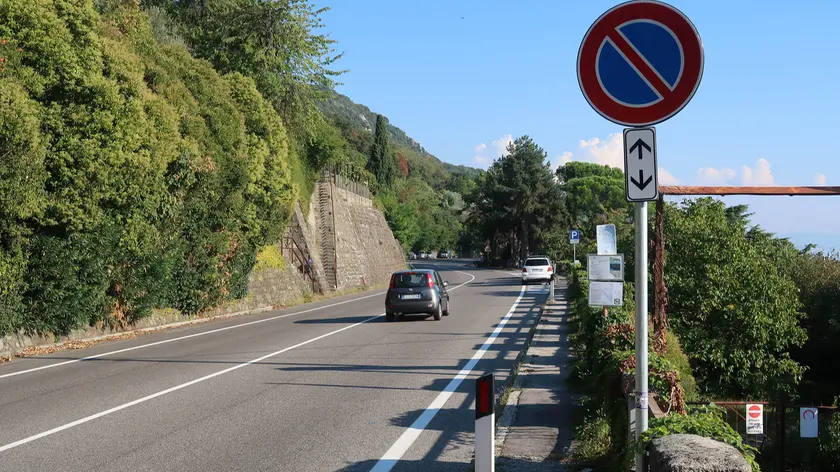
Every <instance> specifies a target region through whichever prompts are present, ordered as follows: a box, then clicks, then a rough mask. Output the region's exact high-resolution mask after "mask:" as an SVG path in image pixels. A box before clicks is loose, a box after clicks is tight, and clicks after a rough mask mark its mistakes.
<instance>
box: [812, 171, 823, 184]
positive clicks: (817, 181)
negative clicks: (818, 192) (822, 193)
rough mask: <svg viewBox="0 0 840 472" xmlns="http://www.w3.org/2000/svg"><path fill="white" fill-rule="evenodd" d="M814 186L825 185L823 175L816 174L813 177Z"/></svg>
mask: <svg viewBox="0 0 840 472" xmlns="http://www.w3.org/2000/svg"><path fill="white" fill-rule="evenodd" d="M814 185H825V174H817V175H815V176H814Z"/></svg>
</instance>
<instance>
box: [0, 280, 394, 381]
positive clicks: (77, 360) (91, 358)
mask: <svg viewBox="0 0 840 472" xmlns="http://www.w3.org/2000/svg"><path fill="white" fill-rule="evenodd" d="M384 293H385V292H376V293H374V294H371V295H365V296H364V297H359V298H352V299H350V300H344V301H340V302H336V303H331V304H329V305H324V306H318V307H315V308H309V309H308V310H303V311H296V312H294V313H286V314H284V315H277V316H272V317H270V318H263V319H259V320H255V321H249V322H247V323H240V324H237V325H233V326H226V327H224V328H217V329H211V330H209V331H202V332H200V333H193V334H188V335H186V336H179V337H177V338H172V339H164V340H162V341H155V342H153V343H148V344H140V345H139V346H132V347H127V348H125V349H118V350H116V351H109V352H103V353H102V354H94V355H92V356H86V357H82V358H79V359H72V360H69V361H63V362H56V363H55V364H48V365H42V366H40V367H33V368H31V369H26V370H20V371H17V372H11V373H8V374H3V375H0V379H5V378H7V377H14V376H16V375H23V374H28V373H31V372H36V371H39V370H44V369H52V368H54V367H61V366H64V365H69V364H75V363H77V362H82V361H89V360H93V359H99V358H100V357H107V356H113V355H114V354H122V353H123V352H129V351H135V350H137V349H144V348H147V347H152V346H159V345H161V344H168V343H174V342H175V341H183V340H184V339H190V338H197V337H199V336H204V335H207V334H213V333H220V332H222V331H227V330H230V329H236V328H242V327H245V326H251V325H255V324H259V323H265V322H268V321H274V320H279V319H280V318H288V317H290V316H296V315H303V314H304V313H311V312H313V311H318V310H323V309H325V308H332V307H334V306H338V305H344V304H345V303H351V302H356V301H359V300H365V299H367V298H371V297H376V296H381V295H382V294H384ZM161 327H163V326H161Z"/></svg>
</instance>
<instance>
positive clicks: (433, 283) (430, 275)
mask: <svg viewBox="0 0 840 472" xmlns="http://www.w3.org/2000/svg"><path fill="white" fill-rule="evenodd" d="M426 277H428V279H429V288H435V279H433V278H432V274H427V275H426Z"/></svg>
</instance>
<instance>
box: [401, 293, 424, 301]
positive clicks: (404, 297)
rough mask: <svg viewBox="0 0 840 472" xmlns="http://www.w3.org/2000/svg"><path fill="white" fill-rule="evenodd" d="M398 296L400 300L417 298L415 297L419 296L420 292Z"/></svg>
mask: <svg viewBox="0 0 840 472" xmlns="http://www.w3.org/2000/svg"><path fill="white" fill-rule="evenodd" d="M400 298H401V299H402V300H417V299H419V298H420V294H419V293H412V294H410V295H402V296H400Z"/></svg>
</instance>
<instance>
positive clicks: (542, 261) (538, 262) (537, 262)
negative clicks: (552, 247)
mask: <svg viewBox="0 0 840 472" xmlns="http://www.w3.org/2000/svg"><path fill="white" fill-rule="evenodd" d="M525 265H526V266H528V267H533V266H547V265H548V259H528V260H527V261H525Z"/></svg>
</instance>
